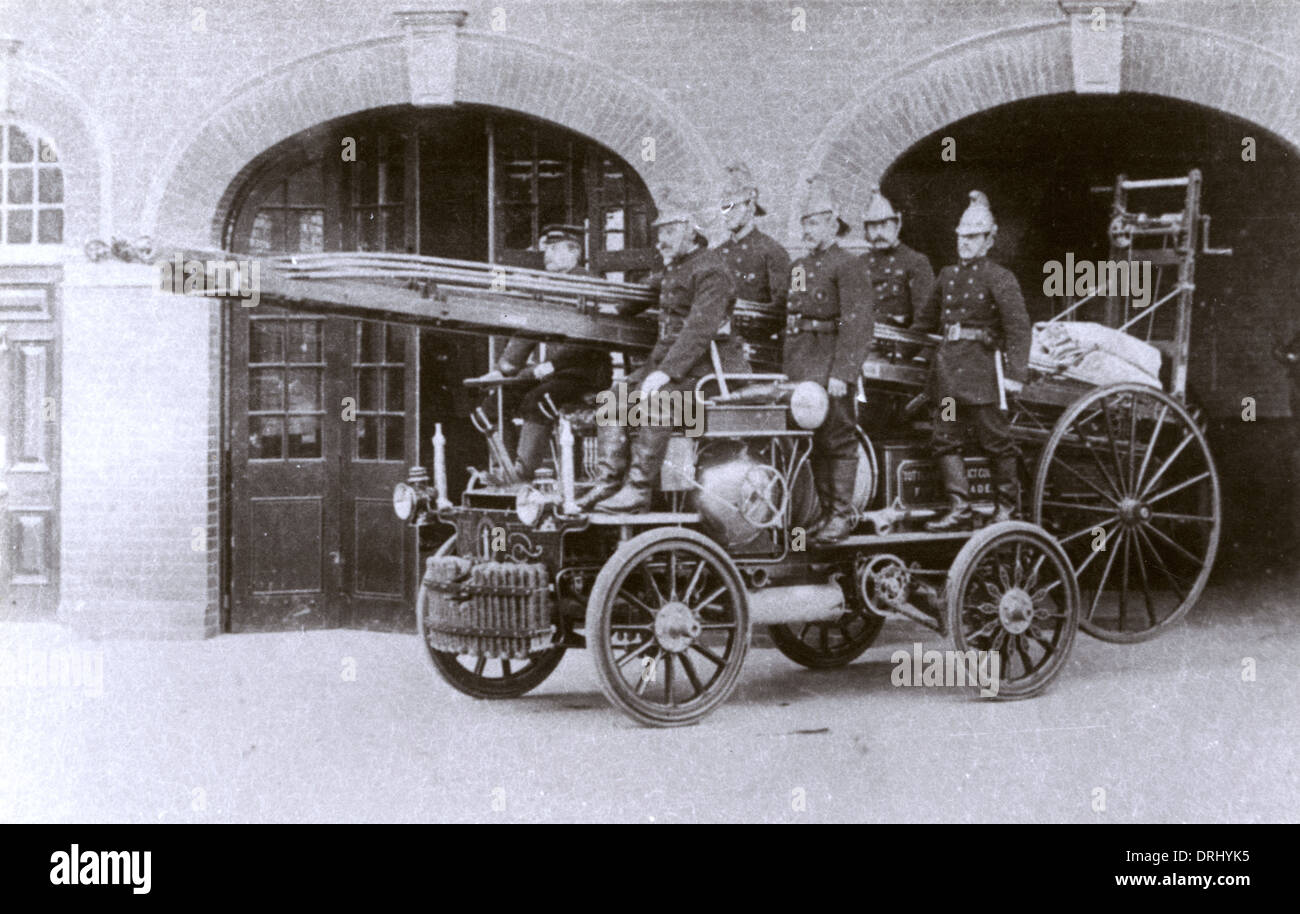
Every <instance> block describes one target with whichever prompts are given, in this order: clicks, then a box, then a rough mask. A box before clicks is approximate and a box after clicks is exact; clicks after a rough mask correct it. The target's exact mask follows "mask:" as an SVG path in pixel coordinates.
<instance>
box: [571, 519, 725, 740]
mask: <svg viewBox="0 0 1300 914" xmlns="http://www.w3.org/2000/svg"><path fill="white" fill-rule="evenodd" d="M586 637H587V647H588V648H589V649H590V650H591V653H592V656H593V657H594V658H595V661H596V673H597V678H598V679H599V681H600V688H601V691H603V692H604V693H605V696H606V697H607V698H608V699H609V700H610V701H611V702H612V703H613V704H614V706H615V707H617V708H618V709H619V710H620V711H622V712H623V713H624V714H626V715H628V716H629V717H631V718H632V719H633V720H635V721H638V722H639V723H642V724H646V725H648V726H654V727H673V726H679V725H682V724H689V723H694V722H695V721H697V720H699V719H700V718H702V717H704V715H706V714H708V713H709V712H710V711H712V710H713V709H714V708H716V707H717V706H718V705H720V704H721V703H722V702H724V701H726V699H727V696H728V695H730V694H731V692H732V690H734V689H735V687H736V684H737V682H738V681H739V679H740V668H741V666H742V665H743V664H744V662H745V653H746V651H747V650H748V649H749V606H748V603H747V602H746V596H745V587H744V584H743V582H742V581H741V578H740V574H739V573H738V572H737V571H736V566H735V565H734V564H733V563H732V561H731V559H729V558H728V557H727V555H726V553H725V552H723V551H722V550H721V549H720V548H719V547H718V546H717V544H715V543H714V542H713V541H712V540H710V539H709V538H708V537H706V536H704V535H703V534H701V533H697V532H696V531H694V530H686V529H682V528H671V527H670V528H659V529H656V530H649V531H646V532H645V533H642V534H640V535H639V536H635V537H633V538H632V539H630V540H628V541H627V542H626V543H624V544H623V545H622V546H620V547H619V549H618V551H616V552H615V553H614V554H613V555H612V556H611V557H610V558H609V561H607V562H606V563H605V566H604V567H603V568H602V569H601V570H600V574H599V575H597V576H596V582H595V584H594V585H593V586H592V590H591V596H590V598H589V599H588V601H587V627H586Z"/></svg>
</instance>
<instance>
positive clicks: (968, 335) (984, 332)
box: [943, 324, 993, 343]
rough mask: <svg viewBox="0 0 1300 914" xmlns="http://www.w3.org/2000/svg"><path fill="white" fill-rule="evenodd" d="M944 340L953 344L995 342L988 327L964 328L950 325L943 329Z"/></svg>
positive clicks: (959, 325) (958, 325)
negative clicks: (972, 341)
mask: <svg viewBox="0 0 1300 914" xmlns="http://www.w3.org/2000/svg"><path fill="white" fill-rule="evenodd" d="M943 338H944V340H945V341H947V342H949V343H952V342H955V341H957V340H978V341H979V342H981V343H989V342H992V341H993V333H992V331H991V330H989V328H988V327H963V326H962V325H961V324H948V325H947V326H946V327H944V328H943Z"/></svg>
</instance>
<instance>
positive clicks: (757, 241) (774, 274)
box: [715, 162, 790, 321]
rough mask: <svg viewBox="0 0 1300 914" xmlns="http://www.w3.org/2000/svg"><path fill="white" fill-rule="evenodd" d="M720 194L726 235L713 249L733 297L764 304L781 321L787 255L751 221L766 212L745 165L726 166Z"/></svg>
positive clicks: (787, 284)
mask: <svg viewBox="0 0 1300 914" xmlns="http://www.w3.org/2000/svg"><path fill="white" fill-rule="evenodd" d="M721 197H722V218H723V221H724V223H725V224H726V226H727V239H726V240H725V241H723V242H722V243H721V244H720V245H718V246H717V248H715V250H716V251H717V252H718V255H719V256H720V257H721V258H722V261H723V263H725V264H726V266H727V269H728V270H730V271H731V278H732V279H733V280H734V281H735V284H736V297H737V298H738V299H741V300H744V301H747V302H754V303H756V304H759V305H765V306H767V307H768V308H770V309H771V311H772V313H773V314H774V316H775V317H776V318H778V319H779V320H782V321H783V320H784V319H785V304H786V296H787V294H788V293H789V291H790V288H789V287H790V255H789V254H787V253H786V251H785V248H783V247H782V246H781V245H780V244H779V243H778V242H777V241H776V239H774V238H772V237H771V236H770V235H766V234H764V233H763V232H761V231H759V229H758V227H757V226H755V225H754V218H755V217H756V216H765V215H767V212H766V210H764V209H763V207H762V206H760V205H759V202H758V185H757V184H756V183H755V181H754V178H753V176H752V175H750V173H749V169H748V168H746V167H745V165H743V164H742V163H740V162H736V163H734V164H731V165H728V166H727V167H726V169H725V170H724V174H723V180H722V193H721Z"/></svg>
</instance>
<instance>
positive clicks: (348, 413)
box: [228, 302, 419, 631]
mask: <svg viewBox="0 0 1300 914" xmlns="http://www.w3.org/2000/svg"><path fill="white" fill-rule="evenodd" d="M229 314H230V398H229V400H228V402H229V404H230V408H229V416H230V423H231V425H230V442H231V448H230V481H231V485H230V490H231V492H230V501H229V504H230V519H229V524H230V530H231V552H230V585H231V595H232V600H231V613H230V628H231V630H232V631H250V630H277V629H286V628H332V627H339V626H345V627H354V628H379V629H386V630H394V629H398V630H405V629H412V628H413V627H414V620H413V617H411V611H410V607H411V606H412V605H413V602H412V601H413V599H414V584H415V574H416V569H415V562H416V554H415V550H416V545H417V544H416V537H415V534H414V531H413V530H412V529H411V528H408V527H407V526H406V525H404V524H403V523H402V522H401V521H399V520H398V519H397V517H396V516H395V515H394V514H393V510H392V490H393V485H394V484H395V483H397V482H399V481H400V480H402V479H405V478H406V475H407V470H408V468H409V467H410V466H411V465H412V464H413V463H415V462H416V456H415V455H416V447H417V436H418V430H417V428H416V422H415V421H414V419H408V416H411V417H414V416H418V415H419V409H418V404H417V403H416V398H417V396H418V394H417V382H418V374H419V371H418V367H419V366H418V359H419V353H418V346H417V341H416V331H415V330H414V329H413V328H410V327H403V326H400V325H396V324H386V323H383V322H381V321H364V320H355V319H351V318H341V317H326V316H324V315H319V314H310V313H302V312H295V311H286V310H283V309H280V308H275V307H272V306H268V305H259V306H258V307H257V308H256V309H246V308H241V307H239V306H238V302H233V303H232V304H231V307H230V310H229Z"/></svg>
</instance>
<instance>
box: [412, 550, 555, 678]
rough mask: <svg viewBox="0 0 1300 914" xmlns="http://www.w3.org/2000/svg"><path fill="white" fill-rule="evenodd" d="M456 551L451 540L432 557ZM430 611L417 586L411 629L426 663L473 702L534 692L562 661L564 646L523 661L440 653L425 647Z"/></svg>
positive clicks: (425, 592) (424, 592) (423, 589)
mask: <svg viewBox="0 0 1300 914" xmlns="http://www.w3.org/2000/svg"><path fill="white" fill-rule="evenodd" d="M455 548H456V537H455V536H452V537H451V538H450V539H448V540H447V541H446V542H445V543H443V544H442V545H441V546H439V547H438V551H437V552H436V553H435V555H436V556H438V557H441V556H444V555H450V554H451V553H452V551H453V550H454V549H455ZM430 611H431V607H430V597H429V592H428V589H427V588H426V587H425V585H424V583H423V582H421V584H420V594H419V596H418V597H417V599H416V603H415V625H416V629H417V630H418V631H419V633H420V643H421V644H423V645H424V650H425V653H426V654H427V655H428V657H429V662H430V663H432V664H433V668H434V669H435V670H437V671H438V674H439V675H440V676H442V678H443V679H444V680H445V681H446V682H447V684H448V685H450V686H451V687H452V688H453V689H455V690H456V691H458V692H463V693H465V694H466V695H470V696H472V697H474V698H486V699H501V698H518V697H519V696H521V695H524V694H526V693H528V692H531V691H532V690H533V689H535V688H537V687H538V686H539V685H541V684H542V682H543V681H545V680H546V678H547V677H548V676H550V675H551V673H553V672H555V668H556V667H557V666H559V665H560V661H561V660H562V659H564V650H565V648H564V645H562V644H561V645H557V646H555V647H550V648H547V649H546V650H544V651H539V652H538V653H536V654H529V655H528V657H526V658H523V659H510V658H506V657H482V656H478V655H475V654H457V653H454V652H451V651H440V650H437V649H436V648H434V647H432V646H431V645H430V644H429V638H428V635H427V631H428V627H427V621H428V613H429V612H430Z"/></svg>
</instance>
